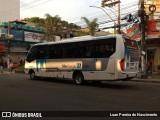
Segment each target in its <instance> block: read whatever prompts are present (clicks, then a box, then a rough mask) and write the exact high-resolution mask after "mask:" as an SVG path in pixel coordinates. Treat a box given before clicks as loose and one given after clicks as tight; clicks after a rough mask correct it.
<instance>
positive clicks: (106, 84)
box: [34, 78, 137, 90]
mask: <svg viewBox="0 0 160 120" xmlns="http://www.w3.org/2000/svg"><path fill="white" fill-rule="evenodd" d="M34 81H36V82H40V81H41V82H49V83H58V84H67V85H75V86H79V87H97V88H107V89H109V88H110V89H118V90H124V89H137V86H136V84H131V82H128V81H102V82H101V83H97V84H96V83H93V82H92V81H87V82H85V84H83V85H76V84H75V82H74V81H73V80H68V79H55V78H54V79H53V78H40V79H38V80H34Z"/></svg>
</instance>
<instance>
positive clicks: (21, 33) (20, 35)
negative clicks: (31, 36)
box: [0, 28, 24, 41]
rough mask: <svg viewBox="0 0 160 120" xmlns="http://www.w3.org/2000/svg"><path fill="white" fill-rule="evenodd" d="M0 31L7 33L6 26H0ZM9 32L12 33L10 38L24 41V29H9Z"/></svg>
mask: <svg viewBox="0 0 160 120" xmlns="http://www.w3.org/2000/svg"><path fill="white" fill-rule="evenodd" d="M0 33H1V34H8V29H7V28H0ZM9 34H10V35H13V39H12V40H16V41H24V31H21V30H13V29H11V30H10V33H9Z"/></svg>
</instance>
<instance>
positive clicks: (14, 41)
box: [0, 21, 45, 63]
mask: <svg viewBox="0 0 160 120" xmlns="http://www.w3.org/2000/svg"><path fill="white" fill-rule="evenodd" d="M44 33H45V31H44V30H43V29H42V28H35V27H32V26H28V25H25V23H23V22H18V21H14V22H12V23H8V22H0V58H2V57H3V56H5V57H6V56H8V55H9V56H10V58H11V59H12V60H13V62H15V63H19V61H20V60H21V59H23V60H24V59H25V58H26V55H27V52H28V50H29V49H30V47H31V46H32V45H33V44H35V43H39V42H41V41H42V40H43V39H44Z"/></svg>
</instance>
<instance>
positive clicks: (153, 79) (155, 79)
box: [132, 72, 160, 83]
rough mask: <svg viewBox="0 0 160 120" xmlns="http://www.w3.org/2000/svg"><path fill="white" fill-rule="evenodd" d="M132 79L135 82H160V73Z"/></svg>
mask: <svg viewBox="0 0 160 120" xmlns="http://www.w3.org/2000/svg"><path fill="white" fill-rule="evenodd" d="M132 81H135V82H151V83H160V73H158V72H156V73H153V75H152V76H148V78H146V79H144V78H134V79H132Z"/></svg>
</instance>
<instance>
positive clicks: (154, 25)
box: [147, 19, 160, 39]
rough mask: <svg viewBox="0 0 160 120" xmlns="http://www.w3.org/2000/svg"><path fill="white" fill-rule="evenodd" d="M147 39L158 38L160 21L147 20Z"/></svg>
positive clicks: (159, 35) (159, 36)
mask: <svg viewBox="0 0 160 120" xmlns="http://www.w3.org/2000/svg"><path fill="white" fill-rule="evenodd" d="M147 38H148V39H154V38H160V19H155V20H149V21H148V25H147Z"/></svg>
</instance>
